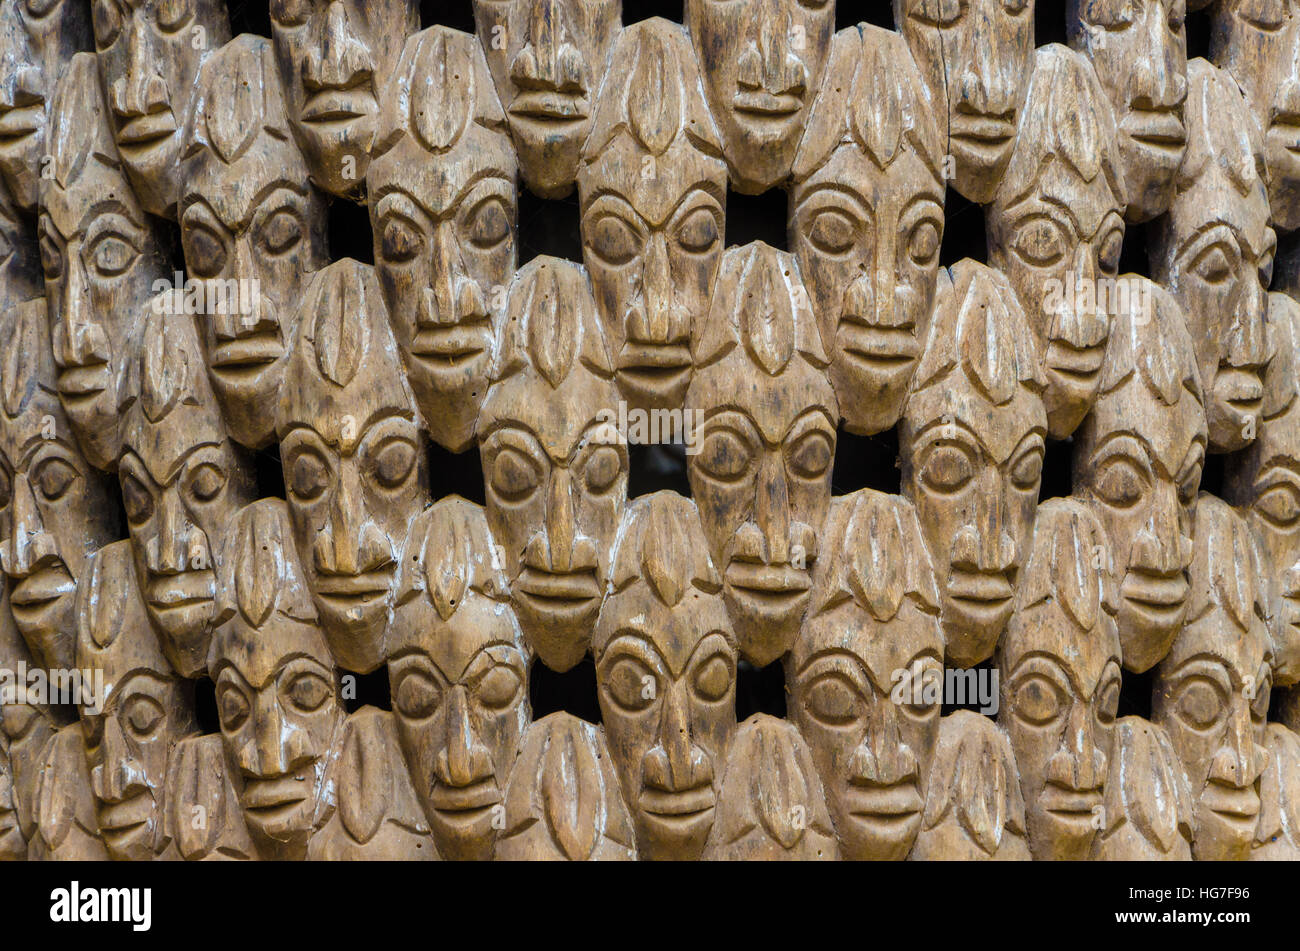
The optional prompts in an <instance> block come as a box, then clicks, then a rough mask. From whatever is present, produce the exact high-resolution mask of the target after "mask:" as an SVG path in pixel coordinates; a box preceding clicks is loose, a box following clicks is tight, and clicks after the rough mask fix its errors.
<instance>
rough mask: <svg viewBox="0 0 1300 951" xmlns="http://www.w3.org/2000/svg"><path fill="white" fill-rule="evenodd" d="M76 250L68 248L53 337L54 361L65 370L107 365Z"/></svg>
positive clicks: (105, 340)
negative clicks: (59, 308) (64, 280)
mask: <svg viewBox="0 0 1300 951" xmlns="http://www.w3.org/2000/svg"><path fill="white" fill-rule="evenodd" d="M79 250H80V249H79V248H76V249H74V248H73V247H71V246H69V248H68V255H67V258H68V270H67V274H68V279H67V282H66V283H65V285H64V287H63V301H62V303H63V307H62V319H61V320H59V321H58V322H57V326H56V332H55V334H54V339H53V343H54V348H55V354H54V356H55V358H56V359H57V360H58V362H59V363H60V364H61V365H62V366H65V367H81V366H89V365H91V364H94V363H107V362H108V355H109V347H108V338H107V336H106V335H105V333H104V328H103V327H101V326H100V325H99V323H98V322H97V321H96V320H95V319H94V315H93V313H92V308H91V306H90V290H89V286H88V283H87V281H86V273H85V268H84V266H83V265H82V263H81V255H80V253H79Z"/></svg>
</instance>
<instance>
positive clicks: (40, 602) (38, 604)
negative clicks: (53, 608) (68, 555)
mask: <svg viewBox="0 0 1300 951" xmlns="http://www.w3.org/2000/svg"><path fill="white" fill-rule="evenodd" d="M10 581H11V582H12V581H13V579H12V577H11V578H10ZM76 590H77V583H76V582H75V581H73V580H72V575H71V574H69V572H68V569H67V568H66V567H64V565H63V563H62V562H60V563H59V564H57V565H51V566H48V567H45V568H42V569H40V570H39V571H35V572H33V573H32V574H30V575H28V576H27V577H25V578H22V579H21V580H19V581H18V582H17V583H15V584H13V586H12V587H11V588H10V589H9V606H10V608H11V609H12V610H13V611H14V612H15V613H18V614H20V615H23V614H30V613H34V612H36V611H38V610H40V609H41V608H43V607H45V606H46V605H47V604H49V603H50V602H52V601H57V600H58V599H59V598H61V597H63V596H64V595H65V594H71V593H72V592H74V591H76Z"/></svg>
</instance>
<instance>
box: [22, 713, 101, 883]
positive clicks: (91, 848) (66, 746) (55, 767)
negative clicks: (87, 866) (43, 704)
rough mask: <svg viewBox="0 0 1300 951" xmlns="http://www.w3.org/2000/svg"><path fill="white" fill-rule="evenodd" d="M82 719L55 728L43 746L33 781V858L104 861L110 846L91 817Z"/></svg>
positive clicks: (30, 846)
mask: <svg viewBox="0 0 1300 951" xmlns="http://www.w3.org/2000/svg"><path fill="white" fill-rule="evenodd" d="M85 749H86V748H85V743H84V739H83V732H82V726H81V724H80V723H69V724H68V725H67V726H65V727H61V728H60V729H59V730H57V731H56V732H55V733H54V735H53V736H51V737H50V739H49V741H48V742H47V743H46V744H45V748H44V750H42V752H41V766H40V769H39V770H38V773H39V778H38V779H37V781H36V831H35V834H34V835H33V836H32V838H31V840H30V841H29V842H28V845H27V850H28V858H29V859H31V860H32V861H35V862H104V861H107V860H108V850H107V849H106V848H105V847H104V843H103V841H102V840H101V839H100V837H99V828H98V826H97V825H96V823H95V797H94V795H93V794H92V793H91V791H90V769H89V767H88V766H87V764H86V752H85Z"/></svg>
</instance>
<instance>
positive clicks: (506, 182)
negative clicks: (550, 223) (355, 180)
mask: <svg viewBox="0 0 1300 951" xmlns="http://www.w3.org/2000/svg"><path fill="white" fill-rule="evenodd" d="M484 181H495V182H499V183H501V187H503V188H506V189H509V188H511V187H512V183H511V180H510V179H508V178H506V177H505V176H504V175H502V174H501V173H500V172H497V171H495V170H493V169H490V168H481V169H479V170H478V171H477V172H475V173H474V174H473V175H471V176H470V177H469V179H467V180H466V182H465V184H464V185H463V186H462V187H461V189H460V190H459V191H458V192H456V194H455V195H453V196H452V199H451V201H449V202H447V204H446V207H445V208H444V209H443V210H442V211H441V212H436V211H434V210H433V209H432V208H430V207H429V206H428V205H427V204H426V203H425V202H423V201H421V200H420V198H419V197H418V196H417V195H416V194H415V193H414V192H413V191H411V190H410V189H408V188H406V187H404V186H403V185H401V184H399V183H398V182H388V183H387V184H385V185H384V186H383V187H382V188H380V189H379V191H377V192H376V193H375V196H374V198H373V199H372V200H373V201H374V202H375V207H376V209H378V206H379V203H380V202H382V201H383V200H384V199H385V198H388V197H389V196H390V195H400V196H401V197H403V198H405V199H407V200H408V201H409V202H411V204H413V205H415V206H416V207H417V208H419V209H420V211H422V212H424V213H425V214H426V215H428V216H429V220H431V221H434V222H438V221H443V220H445V219H447V218H452V217H454V216H455V214H456V212H457V211H458V210H459V209H460V206H461V204H462V203H463V202H464V201H465V198H466V196H468V195H469V193H470V192H472V191H473V190H474V189H475V188H477V187H478V185H479V184H480V183H481V182H484Z"/></svg>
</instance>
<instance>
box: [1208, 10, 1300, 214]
mask: <svg viewBox="0 0 1300 951" xmlns="http://www.w3.org/2000/svg"><path fill="white" fill-rule="evenodd" d="M1212 15H1213V16H1214V28H1213V32H1212V33H1211V37H1212V40H1211V54H1212V58H1213V60H1214V62H1215V63H1216V64H1217V65H1219V66H1222V67H1223V68H1224V69H1226V70H1227V71H1228V72H1229V73H1231V74H1232V76H1233V78H1234V79H1236V80H1237V82H1238V83H1240V84H1241V87H1242V89H1243V90H1244V91H1245V93H1246V99H1247V101H1248V102H1249V103H1250V105H1251V108H1252V110H1253V111H1254V113H1255V118H1256V119H1257V120H1258V122H1259V126H1260V130H1261V131H1262V132H1263V133H1264V164H1265V165H1266V166H1267V168H1268V178H1269V181H1268V197H1269V202H1270V204H1271V206H1272V209H1273V223H1274V225H1275V226H1276V227H1277V228H1278V229H1279V230H1282V231H1291V230H1293V229H1295V228H1297V227H1300V6H1298V5H1297V4H1296V0H1223V2H1220V3H1219V5H1218V6H1217V7H1216V8H1215V10H1214V13H1213V14H1212Z"/></svg>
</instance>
